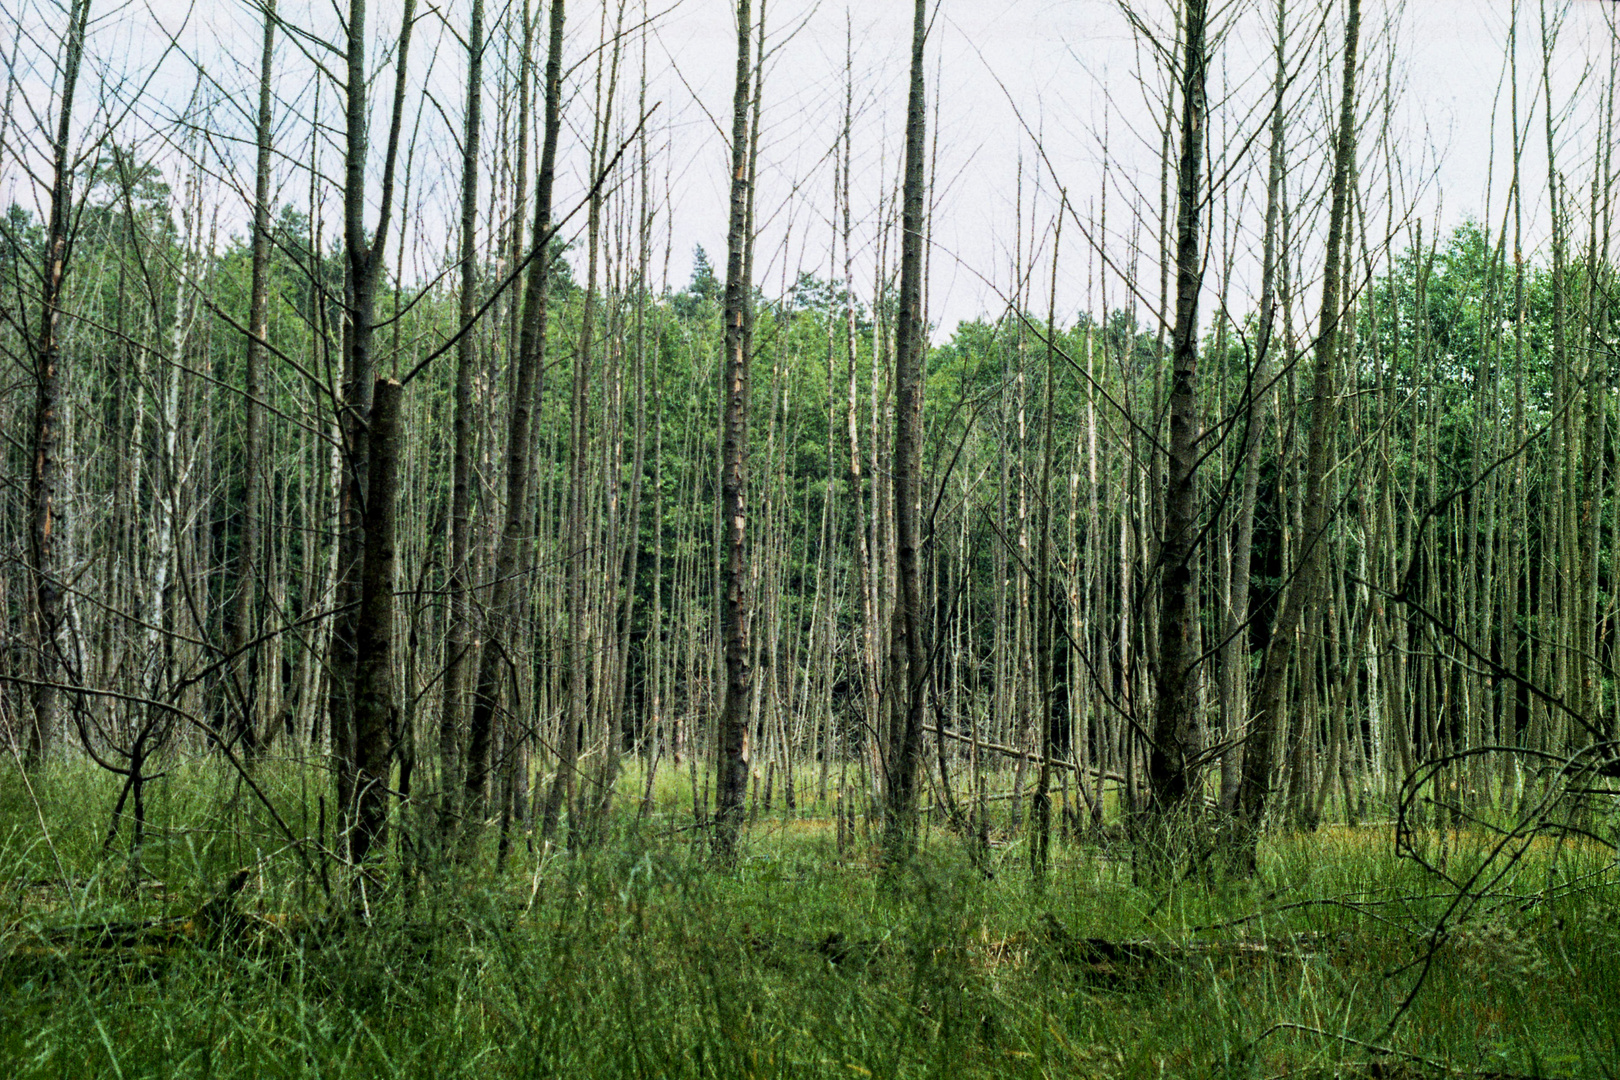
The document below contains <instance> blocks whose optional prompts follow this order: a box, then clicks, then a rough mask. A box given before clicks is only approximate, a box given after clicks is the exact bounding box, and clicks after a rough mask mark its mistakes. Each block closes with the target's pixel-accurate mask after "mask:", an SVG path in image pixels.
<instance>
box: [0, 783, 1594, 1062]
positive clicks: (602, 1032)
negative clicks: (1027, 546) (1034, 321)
mask: <svg viewBox="0 0 1620 1080" xmlns="http://www.w3.org/2000/svg"><path fill="white" fill-rule="evenodd" d="M317 782H318V775H317V774H315V773H314V772H309V773H308V774H305V773H302V772H298V771H296V770H291V769H288V770H285V771H284V772H277V773H276V774H275V776H274V783H272V784H267V787H269V788H270V789H271V790H272V794H273V798H274V799H275V801H276V802H277V805H278V811H279V813H280V815H281V817H282V819H283V821H284V823H285V824H286V825H287V826H288V827H289V828H290V829H291V830H293V831H294V832H295V833H297V834H298V835H300V836H305V837H313V836H316V835H319V833H318V832H317V826H318V825H319V823H320V817H321V813H322V811H321V802H320V800H319V799H318V798H317V797H316V796H315V795H313V794H312V793H313V792H314V791H317V790H319V788H318V787H317V786H316V784H317ZM632 790H634V792H635V794H634V795H632V796H631V797H630V798H629V799H628V800H627V801H628V804H629V805H630V806H631V807H634V805H635V802H636V798H637V796H639V792H640V789H639V788H634V789H632V788H631V786H630V784H629V783H627V785H626V791H627V792H630V791H632ZM659 794H660V797H659V799H658V800H657V803H656V806H655V807H654V808H653V809H652V812H651V813H649V814H647V815H645V816H641V815H639V814H637V813H636V812H635V811H634V810H631V811H628V812H627V813H626V816H625V817H624V819H623V820H620V821H615V822H613V823H612V824H611V826H610V827H609V828H608V830H607V831H606V833H605V834H604V836H603V837H601V838H600V839H599V840H598V841H597V842H596V843H595V844H593V845H592V846H591V847H590V848H589V849H588V850H585V851H583V852H580V853H575V854H558V853H553V854H548V855H545V856H543V857H537V856H536V855H534V854H532V853H531V852H530V851H529V850H528V849H527V847H526V845H524V844H523V843H522V842H521V841H520V842H519V844H518V845H517V846H516V847H515V848H514V850H513V852H512V855H511V858H510V859H509V860H508V863H507V867H506V869H505V870H503V871H502V872H499V873H497V872H496V871H495V870H494V866H493V858H481V859H479V860H474V862H475V864H476V865H473V866H463V867H461V868H460V869H456V870H451V869H447V866H448V863H447V862H446V861H445V860H443V859H442V858H428V857H424V858H419V859H415V860H407V861H409V862H412V863H413V864H414V865H417V866H418V867H419V870H418V871H417V872H414V873H406V872H404V871H403V870H399V869H394V870H392V871H390V874H391V877H390V878H389V880H388V881H387V882H384V883H383V887H382V888H381V891H380V892H379V891H378V890H377V889H372V890H370V891H368V896H367V898H368V901H369V912H368V915H369V918H368V919H366V920H364V921H362V920H359V919H356V918H353V917H345V918H334V917H331V916H329V915H327V914H325V913H326V912H329V911H330V910H332V906H331V904H330V902H329V901H328V900H327V899H326V895H325V892H324V890H323V886H322V878H323V876H325V877H326V887H327V888H331V889H333V890H334V891H336V890H338V889H340V888H341V885H339V884H338V883H337V878H336V877H335V876H334V874H335V872H334V871H333V870H332V869H331V867H330V866H326V865H323V863H322V861H320V860H311V861H309V863H308V864H307V865H306V863H305V862H304V861H303V859H301V858H300V857H299V856H298V855H297V854H295V851H294V848H293V845H291V844H290V843H289V842H288V841H287V840H286V838H285V836H284V835H282V834H281V833H280V830H279V827H278V826H275V825H274V823H273V821H272V820H271V819H270V818H269V815H268V814H266V813H264V812H263V810H262V808H260V807H258V806H256V805H255V804H254V803H253V802H251V801H250V800H249V799H248V798H247V797H246V795H245V793H244V792H243V791H242V790H241V789H240V788H238V787H237V786H236V785H235V784H234V783H232V782H231V781H230V780H229V779H228V778H221V777H218V776H216V775H214V774H212V773H192V772H188V771H187V770H185V769H180V770H178V771H177V772H176V773H175V774H174V775H172V776H171V777H170V779H168V780H166V781H164V782H163V783H161V784H159V785H155V786H154V788H153V791H152V794H151V798H150V801H149V812H150V815H151V819H150V823H149V826H148V827H149V830H150V831H149V834H148V836H147V839H146V843H145V845H144V851H143V860H142V862H141V864H140V866H139V867H138V868H137V870H136V871H135V872H134V873H132V870H131V867H130V865H129V859H128V848H127V843H128V836H127V833H128V828H129V826H128V823H127V821H126V822H125V823H123V826H122V829H123V831H122V832H121V833H120V834H119V836H118V837H117V838H115V839H114V840H113V841H112V843H111V844H106V843H105V838H106V835H107V832H108V825H109V820H108V816H107V814H108V811H109V809H110V808H111V807H112V805H113V802H114V800H115V799H116V796H117V789H116V788H115V787H109V786H108V784H107V782H106V781H105V779H97V778H95V777H93V776H91V775H90V774H89V773H87V772H79V771H73V770H69V769H65V768H64V769H63V770H62V771H61V772H59V773H55V774H51V775H48V776H46V777H44V778H41V779H38V780H36V781H35V783H34V784H32V785H24V784H23V783H22V781H21V778H20V776H18V775H17V774H16V773H15V772H13V773H12V774H11V775H10V776H7V777H4V778H0V1075H4V1076H7V1077H17V1078H22V1077H36V1076H38V1077H45V1076H61V1077H83V1076H91V1075H97V1076H117V1077H125V1078H131V1080H133V1078H135V1077H192V1076H195V1077H204V1076H207V1077H282V1076H287V1077H291V1076H300V1077H303V1076H308V1077H316V1076H319V1077H348V1076H354V1077H391V1076H399V1077H477V1078H479V1080H495V1078H498V1077H531V1076H532V1077H597V1076H600V1077H619V1076H626V1077H631V1076H633V1077H649V1078H651V1077H667V1078H676V1077H692V1078H698V1077H725V1078H730V1077H739V1078H741V1077H749V1078H754V1077H759V1078H764V1077H775V1076H784V1077H801V1076H802V1077H810V1076H815V1077H841V1078H850V1077H867V1076H872V1077H913V1076H915V1077H922V1076H939V1077H964V1076H984V1077H1067V1076H1073V1077H1116V1076H1118V1077H1136V1076H1143V1077H1146V1076H1185V1077H1205V1076H1209V1077H1253V1078H1270V1077H1280V1076H1300V1077H1329V1076H1342V1077H1375V1076H1381V1077H1407V1076H1410V1077H1439V1076H1474V1077H1484V1076H1496V1077H1530V1076H1535V1077H1571V1078H1574V1077H1583V1078H1584V1077H1614V1076H1620V873H1617V868H1616V865H1615V861H1614V857H1613V852H1612V850H1611V849H1609V848H1607V847H1603V846H1601V845H1596V844H1577V843H1571V842H1566V841H1556V840H1550V839H1548V838H1545V837H1542V838H1539V839H1535V840H1533V841H1530V842H1525V843H1521V844H1519V845H1518V846H1517V847H1512V848H1511V849H1509V848H1500V849H1499V848H1498V843H1497V842H1498V840H1499V837H1496V836H1494V835H1493V834H1492V833H1490V832H1488V831H1484V830H1478V831H1474V830H1470V831H1463V832H1446V833H1440V832H1436V833H1434V834H1433V835H1431V836H1428V837H1426V838H1420V839H1421V840H1422V842H1423V843H1424V844H1425V845H1426V846H1425V847H1424V848H1423V851H1424V852H1425V856H1426V861H1427V862H1429V864H1430V865H1429V867H1427V868H1425V867H1424V866H1422V865H1419V863H1418V862H1416V861H1414V860H1412V859H1410V858H1397V856H1396V853H1395V849H1394V837H1393V829H1392V828H1391V827H1390V826H1389V825H1366V826H1362V827H1359V828H1355V829H1349V828H1343V827H1333V828H1329V827H1324V828H1321V829H1319V830H1317V831H1315V832H1313V833H1306V834H1296V835H1286V836H1277V837H1273V838H1272V839H1271V840H1270V841H1269V842H1267V843H1266V844H1265V845H1264V847H1263V848H1262V851H1261V859H1260V868H1259V872H1258V874H1257V876H1256V877H1254V878H1252V879H1246V878H1236V877H1233V876H1232V875H1230V874H1226V873H1224V872H1220V871H1219V870H1218V869H1216V868H1214V867H1212V866H1205V867H1202V868H1200V869H1198V870H1197V871H1196V872H1192V873H1188V872H1185V871H1183V872H1178V873H1174V874H1169V875H1165V876H1162V877H1161V878H1159V879H1157V880H1153V879H1151V878H1150V877H1149V876H1147V875H1144V874H1143V873H1141V872H1140V871H1139V868H1136V867H1133V865H1132V860H1131V858H1130V855H1129V852H1128V851H1127V850H1125V849H1124V847H1123V845H1119V844H1117V843H1116V844H1115V845H1114V846H1109V845H1107V844H1100V843H1095V842H1090V841H1087V840H1085V839H1083V838H1079V839H1077V838H1064V839H1062V840H1061V842H1058V843H1055V844H1054V847H1053V859H1052V864H1051V869H1050V872H1049V874H1048V875H1047V877H1046V880H1045V883H1044V884H1043V885H1040V886H1037V885H1036V884H1035V883H1034V881H1033V879H1032V875H1031V872H1030V866H1029V858H1028V848H1027V846H1026V845H1025V844H1024V843H1023V841H1022V840H1021V839H1020V838H1019V836H1018V835H1017V834H1015V833H1012V832H1011V830H1010V829H1008V828H1006V827H1005V825H1006V823H1003V826H1004V827H1003V828H1001V829H1000V830H998V835H997V837H996V842H995V844H994V845H993V846H992V848H991V849H990V851H989V852H988V854H987V855H983V856H980V857H978V858H976V859H973V858H969V857H968V848H967V845H966V843H965V842H964V841H963V840H962V839H960V838H958V837H956V836H954V835H952V834H949V833H947V832H944V831H942V830H940V829H939V828H938V827H937V826H936V827H935V828H934V829H933V830H932V831H931V832H930V834H929V836H928V838H927V839H926V840H925V842H924V843H923V845H922V848H921V851H920V852H919V854H918V856H917V857H916V858H915V859H914V860H913V861H912V862H911V863H910V864H909V865H907V866H905V867H904V868H903V869H899V870H895V869H885V868H883V867H882V866H881V864H880V862H879V859H878V857H877V856H878V849H877V848H876V846H875V845H874V844H873V843H872V842H871V840H872V838H871V837H870V835H869V834H868V833H867V831H866V829H865V828H864V827H863V826H862V825H861V824H860V823H859V822H858V823H857V825H856V827H855V828H854V830H853V832H849V831H846V830H840V829H837V828H835V827H834V824H833V820H832V819H831V817H830V816H829V815H828V813H827V812H826V810H820V811H801V812H799V813H787V812H782V811H778V812H776V813H774V814H771V815H763V814H762V815H760V817H759V819H758V820H757V821H756V822H755V823H754V824H753V825H752V826H751V828H750V831H749V833H748V836H747V839H746V842H745V845H744V848H743V856H742V858H741V860H740V861H739V863H738V864H737V865H736V866H735V867H734V868H732V869H730V870H726V871H720V870H716V869H714V868H712V867H709V866H707V865H705V861H704V859H703V853H702V850H701V846H700V845H699V844H698V843H697V842H696V841H697V834H696V833H695V831H694V830H692V829H691V828H690V809H689V808H690V805H691V803H690V796H689V793H686V794H685V795H684V796H683V794H682V793H680V792H678V791H671V792H667V793H666V792H664V791H663V790H662V789H660V793H659ZM683 797H684V798H685V799H686V802H685V806H686V807H687V808H688V809H687V812H686V815H685V817H684V818H683V817H682V816H681V815H680V813H679V811H678V810H677V809H676V808H677V807H678V806H679V805H680V799H681V798H683ZM683 826H684V827H683ZM328 827H329V826H328ZM397 835H398V834H397V830H396V834H395V836H396V841H397ZM840 839H842V840H843V843H842V844H840ZM301 847H303V848H304V849H305V851H306V854H307V852H308V850H310V849H311V848H313V845H311V844H307V843H306V844H303V845H301ZM340 906H342V907H344V908H345V910H347V908H348V905H346V904H345V905H340Z"/></svg>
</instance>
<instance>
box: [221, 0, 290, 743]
mask: <svg viewBox="0 0 1620 1080" xmlns="http://www.w3.org/2000/svg"><path fill="white" fill-rule="evenodd" d="M275 43H276V0H265V5H264V49H263V52H262V53H261V55H260V58H259V115H258V127H257V131H256V142H257V150H258V156H257V159H256V161H255V165H254V183H253V255H252V259H253V269H252V280H251V283H250V284H249V286H248V339H247V358H246V361H247V362H246V367H247V371H246V373H245V379H244V386H243V396H244V398H245V400H244V401H243V403H242V404H243V411H244V417H243V432H242V459H243V465H244V466H245V467H244V469H243V473H242V479H243V489H244V490H243V492H242V527H241V530H240V532H239V533H238V535H237V548H236V595H235V597H234V598H233V599H234V603H233V604H232V606H231V609H230V637H229V648H230V653H231V656H232V657H233V659H232V666H231V680H230V681H231V683H232V686H233V692H234V693H235V695H236V696H237V698H238V701H239V707H240V712H239V714H238V716H237V721H236V731H235V733H234V734H235V737H236V739H237V741H238V742H240V743H241V746H242V755H243V757H244V758H245V759H246V760H248V761H251V760H252V759H253V757H254V756H255V754H256V752H257V751H258V750H259V748H260V747H259V733H258V732H257V731H255V729H254V725H253V715H254V707H255V704H254V703H255V700H256V697H257V695H256V694H255V693H254V685H253V684H254V680H253V679H252V678H251V676H250V673H249V666H248V661H247V656H246V651H247V648H248V642H249V641H250V640H252V638H253V629H254V627H253V613H254V603H253V599H254V593H255V591H256V588H257V584H256V582H255V580H254V579H255V578H256V577H257V576H258V574H259V570H258V568H257V567H258V563H257V559H258V555H259V546H260V544H261V543H262V540H261V535H262V529H261V524H260V520H259V519H260V515H261V513H262V511H261V506H262V505H263V496H262V494H261V492H262V490H263V484H264V479H263V477H264V470H265V464H266V463H265V460H264V434H263V431H262V428H261V424H262V418H261V415H260V414H261V411H262V408H261V405H260V402H261V401H262V400H263V397H264V386H263V372H262V369H263V366H264V346H263V345H262V344H261V343H262V342H263V341H264V340H265V339H266V338H268V337H269V335H270V150H271V145H270V138H271V121H272V115H271V110H270V77H271V74H272V69H273V66H274V62H275ZM274 677H277V678H279V674H278V675H276V676H274ZM269 734H271V733H266V736H267V737H268V736H269Z"/></svg>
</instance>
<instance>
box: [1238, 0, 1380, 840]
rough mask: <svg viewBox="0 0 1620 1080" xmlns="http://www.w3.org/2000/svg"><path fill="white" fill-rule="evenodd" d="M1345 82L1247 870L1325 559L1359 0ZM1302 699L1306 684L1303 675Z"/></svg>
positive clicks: (1257, 724) (1252, 796) (1269, 659)
mask: <svg viewBox="0 0 1620 1080" xmlns="http://www.w3.org/2000/svg"><path fill="white" fill-rule="evenodd" d="M1344 35H1345V48H1344V85H1343V90H1342V97H1341V99H1340V102H1339V121H1338V131H1337V133H1336V137H1335V141H1334V152H1333V187H1332V205H1331V208H1330V211H1329V216H1328V240H1327V256H1326V262H1325V263H1324V265H1323V271H1322V311H1321V316H1320V321H1319V324H1318V327H1319V329H1318V333H1317V339H1316V356H1315V369H1316V370H1315V385H1314V387H1313V391H1312V401H1311V413H1310V418H1309V426H1310V434H1309V443H1308V448H1307V451H1306V459H1305V477H1304V481H1303V483H1304V493H1303V498H1304V522H1303V526H1304V527H1303V528H1302V529H1301V530H1300V538H1299V540H1300V544H1299V558H1298V559H1297V560H1296V569H1295V575H1294V581H1293V584H1292V585H1291V586H1290V587H1289V590H1288V596H1287V598H1286V599H1285V600H1284V601H1283V606H1282V610H1281V611H1280V612H1278V614H1277V621H1276V623H1275V624H1274V625H1273V626H1272V632H1271V641H1270V643H1269V644H1268V645H1267V647H1266V655H1265V659H1264V660H1263V661H1262V664H1261V669H1260V690H1259V694H1258V695H1257V697H1256V699H1255V707H1254V720H1253V724H1252V727H1251V733H1250V739H1249V745H1248V747H1247V752H1246V753H1245V755H1244V760H1243V781H1242V785H1241V786H1240V787H1239V789H1238V819H1239V823H1240V825H1241V828H1242V832H1241V835H1240V837H1239V843H1240V845H1241V848H1240V851H1239V858H1240V860H1241V862H1242V865H1243V866H1244V868H1246V869H1248V870H1250V871H1252V870H1253V868H1254V861H1255V847H1256V845H1257V843H1258V842H1259V830H1260V826H1261V823H1262V820H1263V818H1264V815H1265V808H1266V801H1267V798H1268V797H1269V795H1270V793H1271V766H1272V752H1273V751H1272V747H1273V743H1274V741H1275V738H1276V733H1277V727H1278V722H1279V719H1280V718H1281V716H1282V714H1283V699H1284V697H1285V693H1286V690H1287V677H1288V663H1289V660H1290V659H1291V657H1292V655H1293V651H1294V644H1295V638H1296V636H1297V635H1298V634H1299V633H1300V630H1301V624H1302V622H1304V620H1305V618H1306V616H1307V615H1308V616H1309V617H1310V618H1312V619H1316V618H1318V617H1319V616H1318V612H1317V606H1318V605H1317V594H1318V593H1319V592H1320V582H1321V578H1322V573H1321V570H1322V566H1323V555H1324V554H1325V552H1324V548H1325V545H1326V538H1327V526H1328V524H1329V521H1330V518H1331V514H1330V510H1331V507H1330V506H1329V505H1328V494H1327V491H1326V482H1327V472H1328V457H1329V454H1330V452H1331V450H1332V445H1333V439H1334V436H1335V434H1336V432H1335V427H1336V423H1337V418H1338V400H1337V391H1336V390H1335V387H1334V368H1335V365H1336V364H1337V363H1338V345H1339V333H1340V319H1341V317H1342V314H1343V312H1342V310H1341V309H1342V306H1343V305H1342V298H1341V288H1342V284H1343V269H1344V265H1343V264H1344V259H1343V245H1344V235H1345V226H1346V221H1347V219H1348V216H1349V204H1350V195H1351V190H1350V185H1351V174H1352V173H1353V172H1354V171H1355V154H1356V130H1355V121H1356V54H1357V46H1358V44H1359V41H1360V35H1361V0H1349V13H1348V15H1347V17H1346V21H1345V30H1344ZM1300 681H1301V687H1302V689H1301V695H1302V696H1303V695H1304V694H1305V693H1308V692H1309V691H1308V690H1307V689H1305V688H1306V687H1308V686H1309V684H1310V679H1309V678H1308V677H1306V676H1302V677H1301V680H1300Z"/></svg>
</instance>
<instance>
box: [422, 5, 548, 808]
mask: <svg viewBox="0 0 1620 1080" xmlns="http://www.w3.org/2000/svg"><path fill="white" fill-rule="evenodd" d="M483 75H484V0H472V11H471V12H470V13H469V16H468V28H467V110H466V115H465V117H464V119H463V125H462V135H461V289H460V294H461V295H460V298H459V299H460V307H459V316H460V322H461V327H462V331H463V332H462V335H461V339H460V341H458V342H457V343H456V388H455V419H454V421H453V423H454V425H455V433H454V436H453V439H454V446H453V449H452V450H451V479H450V565H449V570H450V579H449V581H448V582H446V584H445V593H446V601H447V605H446V610H445V620H446V624H447V625H446V627H445V636H444V689H443V694H444V697H443V701H442V703H441V704H442V710H441V713H440V716H439V769H440V779H439V788H440V791H439V799H440V803H439V821H440V827H441V829H443V830H444V831H445V832H447V833H448V831H449V830H451V829H452V828H453V827H454V823H455V821H456V820H457V818H458V817H459V816H460V806H459V805H458V803H459V799H458V795H459V789H460V786H461V769H462V765H463V762H462V756H461V715H462V707H463V700H462V699H463V695H464V691H465V683H466V675H465V672H466V667H465V661H466V659H467V648H468V646H467V639H468V627H467V623H468V612H467V570H468V556H469V555H470V550H469V546H468V543H469V534H470V530H471V519H472V505H471V504H472V498H471V489H472V412H473V402H472V391H473V365H474V364H475V363H476V362H477V360H476V357H475V355H474V353H475V351H476V349H475V342H476V338H475V337H474V335H473V334H472V333H471V332H470V331H469V330H468V329H467V326H468V324H469V323H471V322H472V320H473V312H474V310H475V308H476V303H475V301H476V296H475V293H476V291H477V288H478V264H477V258H478V245H477V239H478V237H477V231H478V164H479V163H478V144H479V137H480V134H481V133H480V130H479V127H480V124H479V122H480V119H481V114H482V109H483V97H484V85H483ZM540 272H541V271H539V270H536V271H534V273H540ZM514 404H516V403H514ZM510 513H513V514H518V513H521V511H519V510H516V509H513V510H511V511H510ZM487 647H488V643H486V649H487Z"/></svg>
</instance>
